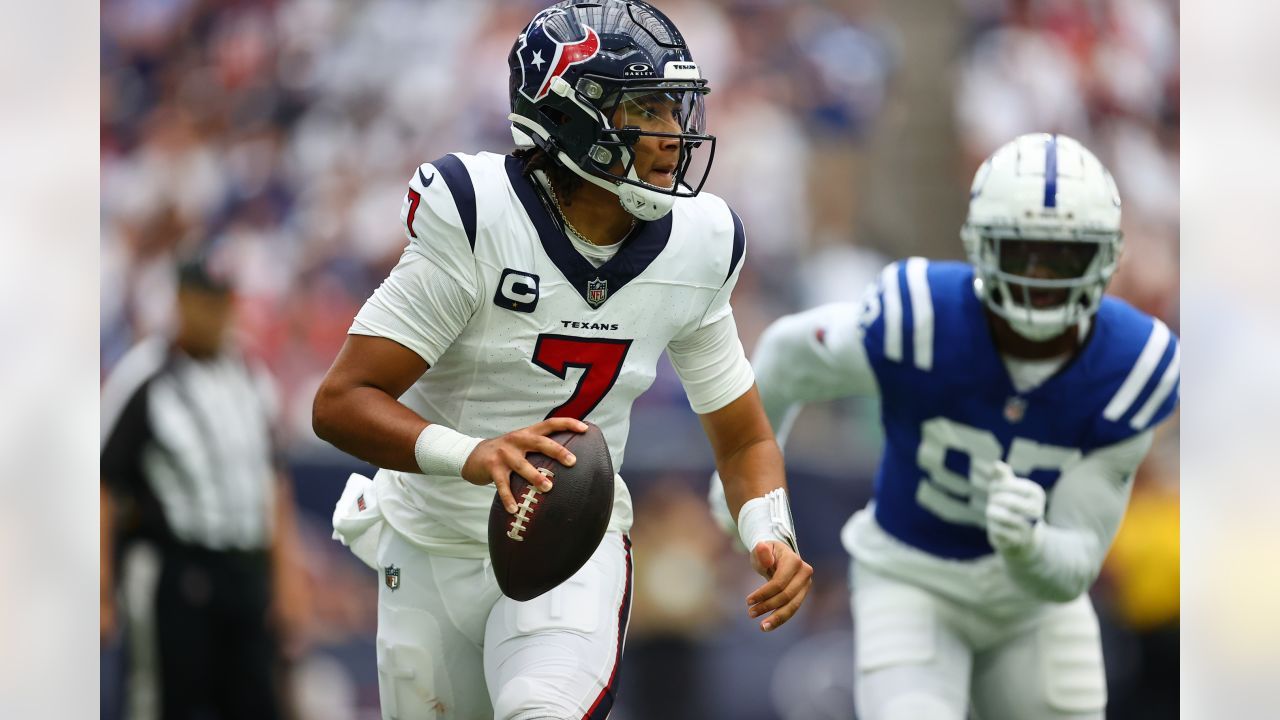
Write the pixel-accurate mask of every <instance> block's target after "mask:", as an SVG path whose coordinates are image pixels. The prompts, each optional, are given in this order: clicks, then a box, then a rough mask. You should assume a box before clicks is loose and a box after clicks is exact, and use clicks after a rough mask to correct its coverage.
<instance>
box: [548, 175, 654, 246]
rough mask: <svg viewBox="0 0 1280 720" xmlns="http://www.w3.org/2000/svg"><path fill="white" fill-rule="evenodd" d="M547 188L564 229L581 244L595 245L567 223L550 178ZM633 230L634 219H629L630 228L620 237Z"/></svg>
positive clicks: (571, 224) (566, 215)
mask: <svg viewBox="0 0 1280 720" xmlns="http://www.w3.org/2000/svg"><path fill="white" fill-rule="evenodd" d="M547 188H548V189H549V190H550V191H551V192H550V195H551V204H552V205H555V206H556V212H558V213H560V219H561V220H564V226H565V228H567V229H568V230H569V232H571V233H573V234H574V235H577V236H578V239H580V240H582V241H583V242H586V243H590V244H592V245H595V243H593V242H591V240H590V239H588V238H587V236H586V235H585V234H583V232H582V231H581V230H579V229H578V228H576V227H574V226H573V223H571V222H569V216H568V214H566V213H565V211H564V208H562V207H560V198H558V197H556V188H555V186H554V185H552V184H551V179H550V178H548V179H547ZM635 229H636V219H635V218H631V227H629V228H627V232H625V233H623V235H622V237H623V238H625V237H626V236H627V235H630V234H631V231H632V230H635Z"/></svg>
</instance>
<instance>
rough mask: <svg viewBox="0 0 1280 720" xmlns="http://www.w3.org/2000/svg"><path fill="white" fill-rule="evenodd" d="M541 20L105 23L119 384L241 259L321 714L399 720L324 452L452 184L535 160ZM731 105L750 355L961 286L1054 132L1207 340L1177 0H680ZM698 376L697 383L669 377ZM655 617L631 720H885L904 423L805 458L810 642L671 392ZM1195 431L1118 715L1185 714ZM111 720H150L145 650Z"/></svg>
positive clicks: (1144, 520) (213, 16)
mask: <svg viewBox="0 0 1280 720" xmlns="http://www.w3.org/2000/svg"><path fill="white" fill-rule="evenodd" d="M545 4H546V3H544V2H537V1H531V0H502V1H501V2H499V1H497V0H493V1H484V0H364V1H361V2H354V1H351V0H220V1H215V0H107V2H104V3H103V4H102V6H101V12H102V25H101V32H102V34H101V60H102V85H101V171H102V176H101V177H102V195H101V208H102V226H101V230H102V246H101V259H102V260H101V262H102V264H101V267H102V271H101V272H102V274H101V293H102V294H101V368H102V372H103V375H104V376H105V375H106V373H108V372H110V370H111V369H112V367H113V365H114V363H115V362H116V361H117V360H118V359H119V358H120V356H121V355H122V354H123V353H124V352H125V350H127V349H128V348H129V346H130V345H132V344H133V343H134V342H136V341H137V340H138V339H139V338H141V337H144V336H146V335H148V334H152V333H157V332H165V331H166V328H168V327H169V326H170V323H171V322H172V317H171V316H170V313H171V310H170V309H171V308H172V307H173V303H172V294H173V292H174V276H173V265H174V259H175V257H177V256H182V255H188V254H191V253H193V252H197V251H201V252H208V253H211V254H216V255H217V256H218V257H219V258H221V259H222V261H223V262H225V263H227V264H228V265H229V266H230V267H232V268H233V272H234V275H235V277H236V282H237V287H238V300H237V302H238V337H239V344H240V345H241V347H243V348H244V350H245V351H246V352H247V353H248V354H249V355H251V356H253V357H255V358H257V359H260V360H261V361H262V362H264V363H265V364H266V365H267V366H268V367H269V368H270V369H271V370H272V371H273V373H274V374H275V376H276V378H277V380H278V381H279V385H280V389H281V393H282V400H283V403H284V404H283V407H284V409H285V411H284V413H283V416H282V427H281V428H280V429H279V430H280V435H281V437H282V438H283V439H284V442H285V449H286V451H287V456H288V460H289V465H290V469H291V471H292V477H293V481H294V486H295V487H294V492H295V495H296V498H297V502H298V505H299V508H300V513H299V523H300V526H301V531H302V534H303V559H304V562H303V567H301V568H299V569H298V572H299V573H301V574H302V575H303V578H304V583H305V584H306V586H307V587H309V588H310V596H311V602H310V606H309V608H308V618H307V622H305V623H303V624H302V625H301V626H300V628H299V629H298V631H297V632H296V633H295V634H294V636H293V637H290V638H288V639H287V642H286V643H285V646H284V649H283V650H284V653H285V655H286V662H287V663H288V665H289V667H290V668H291V673H290V676H291V677H290V683H289V688H288V690H287V691H288V692H289V693H290V694H291V696H292V700H293V702H292V704H293V707H294V710H295V713H296V715H297V717H299V718H307V719H310V718H317V719H320V720H327V719H329V718H333V719H334V720H337V719H339V718H373V717H377V677H376V670H375V667H374V645H373V634H374V627H375V621H376V585H375V583H376V582H378V579H377V578H376V577H375V576H374V575H373V574H372V573H371V572H369V571H368V570H367V568H365V567H364V566H363V565H361V564H359V562H358V561H356V560H355V558H354V557H353V556H351V555H350V554H349V553H348V552H347V551H346V550H345V549H344V548H342V547H341V546H340V545H338V544H337V543H336V542H335V541H332V540H330V539H329V521H328V517H329V514H330V513H331V511H332V507H333V503H334V502H335V501H336V500H337V498H338V495H339V493H340V490H341V487H342V484H343V482H344V481H345V479H346V476H347V474H348V473H349V472H351V471H361V470H367V468H364V466H362V465H361V464H360V463H358V462H357V461H354V460H353V459H351V458H349V457H347V456H344V455H342V454H341V453H338V452H337V451H336V450H334V449H333V448H331V447H329V446H327V445H325V444H323V443H321V442H320V441H319V440H317V439H316V438H315V437H314V436H313V434H312V433H311V430H310V406H311V399H312V396H313V393H314V390H315V388H316V386H317V385H318V383H319V380H320V377H321V376H322V374H323V373H324V371H325V370H326V369H327V368H328V366H329V364H330V362H331V361H332V359H333V357H334V356H335V354H336V352H337V350H338V348H339V346H340V345H341V343H342V341H343V338H344V336H345V334H346V330H347V328H348V326H349V325H350V322H351V318H352V317H353V315H354V314H355V312H356V310H357V309H358V308H359V307H360V305H361V304H362V303H363V301H364V299H365V298H366V297H368V295H369V294H370V293H371V292H372V291H373V289H374V288H375V287H376V286H377V284H378V283H379V282H380V281H381V279H382V278H383V277H384V276H385V275H386V274H387V272H388V271H389V270H390V268H391V267H392V265H393V264H394V262H395V260H396V259H397V258H398V256H399V254H400V251H401V249H402V248H403V246H404V244H405V238H404V235H403V230H402V228H401V226H400V223H399V220H398V215H399V209H400V204H401V201H402V198H403V194H404V188H405V183H406V181H407V179H408V178H409V176H410V175H411V173H412V172H413V170H414V168H415V167H416V166H417V165H418V164H419V163H420V162H424V161H428V160H431V159H434V158H436V157H439V156H440V155H442V154H444V153H447V152H453V151H463V152H477V151H480V150H491V151H496V152H506V151H508V150H510V149H511V145H512V144H511V138H510V134H509V132H508V130H507V123H506V120H505V117H506V113H507V112H508V106H507V69H506V57H507V53H508V51H509V49H510V46H511V43H512V41H513V40H514V38H515V35H516V33H517V32H518V31H519V30H520V28H521V27H522V26H523V25H524V23H525V22H527V21H528V19H529V18H530V17H532V15H533V13H534V12H536V10H537V9H539V8H540V7H542V6H544V5H545ZM656 4H657V5H658V6H659V7H660V8H661V9H662V10H664V11H665V12H666V13H667V14H669V15H670V16H671V17H672V19H673V20H674V21H675V22H676V24H677V25H678V26H679V27H680V29H681V30H682V31H683V32H684V34H685V36H686V38H687V39H688V41H689V44H690V47H691V48H692V51H693V54H694V58H695V60H697V61H698V62H699V64H700V65H701V66H702V68H703V72H704V75H705V76H707V77H708V78H710V80H711V86H712V94H711V95H710V97H709V98H708V121H709V125H710V129H711V132H712V133H713V134H715V135H716V136H717V137H718V138H719V143H718V145H717V152H716V158H715V165H714V167H713V170H712V173H711V178H710V181H709V182H708V185H707V189H708V191H710V192H713V193H716V194H718V195H721V196H723V197H724V198H725V199H726V200H728V202H729V203H730V204H731V205H733V207H734V208H735V209H736V210H737V211H738V212H739V214H740V215H741V216H742V219H743V221H744V224H745V226H746V228H747V236H748V250H747V259H746V265H745V268H744V271H743V274H742V279H741V281H740V282H739V285H738V289H737V292H736V293H735V295H734V300H733V303H734V309H735V313H736V315H737V319H738V325H739V329H740V332H741V335H742V338H743V341H744V343H745V344H746V346H747V350H748V352H750V351H751V349H752V347H753V345H754V343H755V340H756V339H757V338H758V336H759V334H760V332H761V331H762V330H763V328H764V327H765V326H766V325H767V324H768V323H769V322H770V321H772V320H773V319H775V318H777V317H778V316H780V315H782V314H784V313H787V312H792V311H795V310H798V309H801V308H804V307H808V306H811V305H814V304H818V303H821V302H827V301H831V300H840V299H844V300H853V299H856V298H857V297H859V296H860V295H861V291H862V288H863V287H864V286H865V284H866V283H867V282H869V281H870V280H871V279H872V278H873V277H874V275H875V273H876V272H877V271H878V270H879V268H880V267H881V266H882V265H883V264H884V263H886V262H888V261H889V260H892V259H896V258H898V257H902V256H905V255H913V254H918V255H927V256H930V257H937V258H960V257H961V255H962V253H961V246H960V241H959V237H958V234H957V232H958V228H959V226H960V223H961V222H962V220H963V216H964V211H965V202H966V198H967V189H968V183H969V180H970V178H971V177H972V173H973V171H974V170H975V169H976V168H977V165H978V163H979V162H980V161H981V159H982V158H983V157H985V156H986V155H987V154H988V153H989V152H991V151H992V150H994V149H995V148H996V147H997V146H999V145H1000V144H1002V143H1004V142H1005V141H1007V140H1008V139H1011V138H1012V137H1014V136H1015V135H1017V134H1019V133H1022V132H1029V131H1057V132H1062V133H1066V134H1069V135H1072V136H1074V137H1076V138H1077V139H1079V140H1081V141H1083V142H1084V143H1085V144H1086V145H1087V146H1088V147H1090V148H1091V149H1093V150H1094V151H1095V152H1096V153H1097V154H1098V155H1099V157H1100V158H1101V159H1102V160H1103V162H1104V163H1106V164H1107V165H1108V166H1109V167H1110V169H1111V170H1112V172H1113V173H1114V174H1115V176H1116V180H1117V182H1118V184H1119V186H1120V190H1121V194H1122V197H1123V199H1124V231H1125V254H1124V256H1123V258H1122V262H1121V266H1120V267H1121V269H1120V273H1119V275H1118V276H1117V278H1116V280H1115V281H1114V282H1113V284H1112V287H1111V292H1113V293H1114V294H1117V295H1119V296H1121V297H1124V298H1125V299H1127V300H1128V301H1130V302H1131V303H1133V304H1135V305H1137V306H1138V307H1140V308H1142V309H1143V310H1146V311H1147V312H1150V313H1152V314H1154V315H1157V316H1158V317H1160V318H1162V319H1163V320H1164V321H1165V322H1166V323H1168V324H1169V326H1170V327H1171V328H1172V329H1174V330H1175V332H1176V331H1177V330H1178V327H1179V322H1178V321H1179V303H1178V297H1179V286H1178V276H1179V267H1178V257H1179V229H1178V228H1179V205H1178V202H1179V177H1178V167H1179V58H1178V33H1179V8H1178V4H1177V3H1176V2H1174V1H1173V0H949V1H941V2H940V1H939V0H789V1H788V0H709V1H695V0H657V2H656ZM664 362H665V361H664ZM635 413H636V414H635V418H634V421H633V424H632V437H631V439H630V441H629V443H628V445H629V447H630V448H631V452H630V453H629V455H628V457H627V460H626V465H625V467H624V468H623V476H624V477H625V478H626V480H627V482H628V485H629V486H630V487H631V490H632V493H633V495H634V497H635V501H636V523H635V530H634V533H633V539H634V541H635V547H636V587H637V596H636V599H635V605H634V613H633V618H632V624H631V631H630V637H629V642H628V645H627V650H626V656H625V660H624V665H623V681H622V682H623V685H622V692H621V697H620V700H619V705H618V706H617V709H616V710H615V712H614V715H613V716H614V717H616V718H619V720H634V719H650V718H671V719H677V718H734V719H736V720H774V719H778V720H823V719H826V718H851V717H852V715H853V710H852V707H853V706H852V694H851V693H852V691H851V685H852V667H853V656H852V642H851V639H850V634H849V633H850V626H851V620H850V617H849V610H848V596H847V589H846V585H845V583H846V572H847V557H846V556H845V554H844V551H843V550H842V549H841V547H840V545H839V541H838V537H837V535H838V531H839V528H840V526H841V525H842V524H843V522H844V520H845V519H846V518H847V517H848V516H849V515H850V514H851V513H852V512H853V511H854V510H855V509H857V508H858V507H860V506H861V505H862V504H863V503H865V501H866V499H867V498H868V497H869V495H870V492H871V487H870V484H871V477H872V474H873V472H874V468H875V463H876V461H877V458H878V452H879V443H880V433H879V429H878V427H877V408H876V406H875V404H874V403H873V402H866V401H846V402H837V403H830V404H826V405H822V406H815V407H813V408H810V409H809V410H807V411H806V412H805V414H804V415H803V416H802V417H801V419H800V422H799V423H798V424H797V426H796V431H795V432H794V433H793V439H792V442H791V443H790V444H789V445H788V448H787V460H788V467H789V482H790V484H791V486H792V488H793V490H792V492H793V495H794V503H795V515H796V523H797V525H798V527H799V528H800V534H801V538H800V542H801V545H802V547H803V548H804V550H805V555H806V559H808V560H809V561H810V562H812V563H813V564H814V566H815V568H816V570H817V571H818V576H817V581H816V584H815V591H814V594H813V595H812V596H811V599H810V600H809V601H808V603H807V604H806V606H805V608H804V610H803V611H802V612H801V614H800V615H799V616H798V617H797V618H796V620H794V621H793V622H792V623H790V624H789V625H788V626H787V627H786V628H785V629H784V630H783V631H782V632H780V633H772V634H769V635H767V636H764V635H761V634H760V633H759V632H758V631H756V630H755V629H754V624H753V623H751V622H750V621H749V620H748V618H747V617H746V614H745V612H744V611H743V599H742V598H743V597H744V596H745V594H746V593H747V592H748V591H749V589H750V588H751V587H753V583H754V580H753V577H752V576H751V573H750V570H749V568H748V565H747V563H746V561H745V558H739V557H735V556H734V551H733V549H732V548H731V547H730V545H729V543H728V541H727V539H726V538H725V537H724V536H723V535H721V534H720V533H719V531H718V530H716V529H715V528H714V526H713V524H712V522H711V520H710V517H709V515H708V513H707V509H706V504H705V500H704V495H705V491H706V485H707V477H708V474H709V472H710V470H711V454H710V451H709V449H708V448H707V447H706V443H705V440H704V439H703V437H702V434H701V432H700V431H699V430H698V429H697V428H698V422H697V419H696V417H695V416H694V415H693V414H692V412H691V411H690V409H689V407H688V404H687V402H686V400H685V399H684V396H683V392H682V390H681V389H680V386H679V383H678V381H677V380H676V378H675V375H674V372H672V371H671V369H670V368H669V367H667V366H665V365H664V366H663V367H661V368H660V372H659V376H658V379H657V381H656V382H655V384H654V387H653V388H652V389H651V390H650V392H649V393H648V394H647V395H645V396H644V397H642V398H641V399H640V401H639V402H638V403H637V405H636V409H635ZM1178 458H1179V447H1178V423H1177V420H1176V419H1175V420H1174V421H1173V422H1171V423H1168V424H1166V425H1165V426H1164V428H1163V429H1162V430H1161V431H1160V433H1159V434H1158V435H1157V441H1156V445H1155V447H1154V449H1153V451H1152V453H1151V455H1150V457H1149V458H1148V460H1147V461H1146V463H1145V464H1144V465H1143V467H1142V469H1141V471H1140V474H1139V478H1138V480H1137V483H1136V485H1135V490H1134V496H1133V500H1132V502H1131V506H1130V511H1129V515H1128V517H1127V518H1126V521H1125V524H1124V526H1123V527H1122V529H1121V533H1120V536H1119V537H1118V538H1117V541H1116V545H1115V547H1114V548H1113V550H1112V553H1111V556H1110V558H1109V560H1108V564H1107V566H1106V568H1105V569H1104V574H1103V577H1102V579H1101V580H1100V582H1099V583H1098V585H1097V586H1096V587H1095V588H1094V590H1093V595H1094V600H1095V603H1096V604H1097V605H1098V608H1099V613H1100V615H1101V616H1102V619H1103V624H1104V629H1103V635H1104V643H1105V645H1106V652H1107V672H1108V676H1109V681H1110V684H1111V707H1110V711H1109V715H1110V716H1111V717H1114V718H1125V719H1126V720H1128V719H1130V718H1167V717H1177V707H1178V706H1177V702H1178V645H1179V643H1178V638H1179V631H1178V626H1179V593H1178V585H1179V548H1178V537H1179V528H1178V507H1179V501H1178V498H1179V490H1178V484H1179V476H1178ZM103 657H104V663H103V671H102V672H103V684H102V688H103V692H102V706H103V717H105V718H114V717H117V716H118V715H117V714H116V713H118V703H119V695H120V692H119V680H120V678H119V661H118V647H116V646H115V645H114V644H108V647H107V648H106V649H105V650H104V655H103Z"/></svg>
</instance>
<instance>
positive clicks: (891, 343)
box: [712, 134, 1179, 720]
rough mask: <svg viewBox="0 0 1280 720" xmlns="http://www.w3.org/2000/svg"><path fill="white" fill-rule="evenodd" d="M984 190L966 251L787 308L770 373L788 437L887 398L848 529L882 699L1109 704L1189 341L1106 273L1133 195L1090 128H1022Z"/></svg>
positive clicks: (868, 711) (775, 335)
mask: <svg viewBox="0 0 1280 720" xmlns="http://www.w3.org/2000/svg"><path fill="white" fill-rule="evenodd" d="M970 198H971V200H970V204H969V214H968V218H967V221H966V222H965V224H964V227H963V229H962V230H961V237H962V238H963V241H964V248H965V251H966V253H967V255H968V259H969V263H967V264H965V263H958V262H931V261H928V260H925V259H923V258H910V259H908V260H905V261H903V262H896V263H893V264H891V265H889V266H888V267H887V268H885V269H884V271H883V272H882V273H881V274H880V277H879V281H878V282H877V283H876V284H875V285H873V286H872V287H871V288H869V290H868V292H867V294H866V296H865V297H864V299H863V301H862V303H861V305H860V306H859V305H856V304H851V303H850V304H832V305H826V306H823V307H819V308H817V309H814V310H810V311H808V312H803V313H799V314H796V315H792V316H788V317H784V318H782V319H780V320H778V321H777V322H775V323H774V324H773V325H771V326H770V327H769V328H768V329H767V330H766V331H765V333H764V335H763V336H762V338H761V341H760V346H759V349H758V353H757V355H756V357H755V361H754V363H753V365H754V368H755V372H756V378H757V382H758V384H759V389H760V393H761V396H762V398H763V401H764V405H765V410H766V412H767V414H768V416H769V420H770V423H771V424H772V425H773V427H774V429H775V430H778V431H779V436H778V437H779V438H780V441H781V442H784V443H785V433H786V430H785V429H786V428H787V425H788V423H789V422H790V419H791V418H793V417H794V415H795V413H796V412H797V411H798V410H799V408H800V405H801V403H803V402H805V401H815V400H824V399H831V398H836V397H843V396H852V395H863V396H876V395H878V396H879V398H880V401H881V406H882V422H883V426H884V433H885V449H884V455H883V457H882V459H881V461H880V466H879V470H878V472H877V474H876V479H875V495H874V499H873V501H872V502H871V503H870V504H869V505H868V506H867V507H866V508H864V509H863V510H860V511H859V512H857V513H856V514H854V516H853V517H852V518H851V519H850V520H849V522H848V523H847V524H846V525H845V528H844V530H843V532H842V541H843V544H844V545H845V547H846V549H847V550H848V551H849V552H850V554H851V555H852V556H853V564H852V567H851V571H850V572H851V586H852V587H853V599H852V610H853V614H854V618H855V621H856V624H855V647H856V660H857V671H856V672H857V678H856V683H855V687H856V703H857V708H858V715H859V717H860V718H862V720H905V719H908V718H909V719H910V720H963V719H964V718H965V717H967V713H968V711H969V709H970V706H971V705H972V707H973V709H974V711H975V713H976V715H977V716H978V717H980V718H982V720H1001V719H1006V720H1038V719H1041V718H1043V719H1050V718H1053V719H1057V718H1063V719H1065V718H1080V719H1083V718H1102V717H1103V711H1104V707H1105V704H1106V685H1105V679H1104V675H1103V665H1102V650H1101V646H1100V642H1099V634H1098V622H1097V617H1096V615H1095V614H1094V610H1093V607H1092V606H1091V604H1090V602H1089V598H1088V596H1087V595H1086V592H1087V591H1088V589H1089V587H1090V585H1092V584H1093V582H1094V580H1095V579H1096V578H1097V576H1098V572H1099V569H1100V567H1101V565H1102V560H1103V557H1104V556H1105V555H1106V552H1107V548H1108V547H1109V546H1110V544H1111V540H1112V538H1113V537H1114V535H1115V533H1116V530H1117V527H1118V526H1119V523H1120V520H1121V517H1122V515H1123V514H1124V509H1125V505H1126V503H1127V502H1128V497H1129V491H1130V488H1131V486H1132V480H1133V475H1134V472H1135V471H1136V469H1137V467H1138V464H1139V463H1140V462H1141V461H1142V459H1143V456H1144V455H1145V454H1146V453H1147V449H1148V448H1149V447H1150V446H1151V440H1152V430H1153V428H1154V427H1155V426H1156V425H1158V424H1159V423H1160V422H1161V421H1162V420H1164V419H1165V418H1166V417H1168V416H1169V414H1170V413H1172V412H1173V409H1174V406H1175V404H1176V402H1177V397H1178V367H1179V362H1178V358H1179V353H1178V343H1177V340H1176V339H1175V337H1174V336H1173V334H1172V333H1171V332H1170V331H1169V328H1168V327H1166V326H1165V324H1164V323H1162V322H1161V321H1160V320H1158V319H1153V318H1151V317H1150V316H1148V315H1146V314H1144V313H1142V312H1140V311H1138V310H1135V309H1134V308H1133V307H1130V306H1129V305H1127V304H1125V303H1124V302H1122V301H1120V300H1118V299H1116V298H1113V297H1109V296H1105V295H1104V294H1103V292H1104V290H1105V288H1106V286H1107V282H1108V281H1109V280H1110V278H1111V276H1112V274H1113V273H1114V272H1115V269H1116V262H1117V259H1118V258H1119V255H1120V248H1121V235H1120V198H1119V194H1118V192H1117V189H1116V186H1115V182H1114V181H1113V180H1112V178H1111V175H1110V173H1108V172H1107V170H1106V168H1105V167H1103V165H1102V164H1101V163H1100V162H1099V161H1098V160H1097V158H1095V157H1094V156H1093V154H1091V153H1090V152H1089V151H1088V150H1087V149H1085V148H1084V147H1083V146H1082V145H1081V144H1080V143H1078V142H1076V141H1075V140H1072V139H1071V138H1068V137H1064V136H1062V135H1045V134H1032V135H1024V136H1021V137H1019V138H1017V139H1015V140H1014V141H1012V142H1010V143H1008V144H1007V145H1005V146H1004V147H1001V148H1000V149H999V150H997V151H996V152H995V153H994V154H993V155H992V156H991V157H990V158H989V159H987V161H986V162H985V163H984V164H983V165H982V166H981V168H979V170H978V172H977V175H976V177H975V178H974V181H973V186H972V190H971V194H970ZM712 494H713V498H712V500H713V507H715V506H717V505H719V507H720V508H721V510H722V518H721V519H722V522H725V523H726V524H727V522H728V518H727V517H725V516H723V505H722V503H719V501H718V499H717V498H715V497H714V495H715V494H716V490H715V489H714V488H713V491H712ZM1171 591H1176V588H1174V589H1171Z"/></svg>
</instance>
